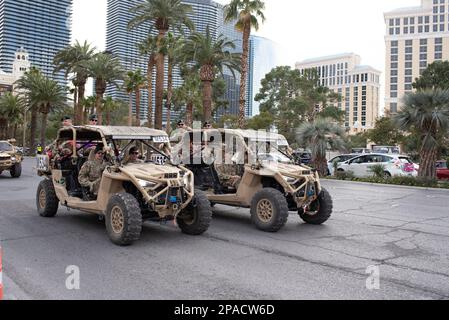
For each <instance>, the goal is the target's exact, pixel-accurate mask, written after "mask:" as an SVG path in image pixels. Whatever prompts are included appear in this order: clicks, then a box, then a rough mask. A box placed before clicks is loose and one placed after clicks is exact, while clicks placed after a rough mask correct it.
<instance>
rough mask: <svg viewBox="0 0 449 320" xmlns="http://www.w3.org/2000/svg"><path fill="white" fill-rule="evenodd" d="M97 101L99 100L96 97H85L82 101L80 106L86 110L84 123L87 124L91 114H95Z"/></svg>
mask: <svg viewBox="0 0 449 320" xmlns="http://www.w3.org/2000/svg"><path fill="white" fill-rule="evenodd" d="M96 101H97V98H96V97H95V96H89V97H84V98H83V99H82V100H80V102H79V103H80V105H81V107H82V109H83V110H84V114H83V122H84V123H87V119H88V118H89V114H94V113H95V102H96Z"/></svg>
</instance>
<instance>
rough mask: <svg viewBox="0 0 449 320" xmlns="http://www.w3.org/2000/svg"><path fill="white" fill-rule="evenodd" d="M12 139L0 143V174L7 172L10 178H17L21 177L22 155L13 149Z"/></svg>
mask: <svg viewBox="0 0 449 320" xmlns="http://www.w3.org/2000/svg"><path fill="white" fill-rule="evenodd" d="M14 142H15V140H14V139H10V140H8V141H0V174H2V172H3V171H6V170H7V171H9V173H10V174H11V177H13V178H19V177H20V176H21V175H22V160H23V158H22V155H21V154H20V153H19V152H18V151H17V149H16V147H14V145H13V143H14Z"/></svg>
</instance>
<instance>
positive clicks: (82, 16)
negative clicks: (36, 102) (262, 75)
mask: <svg viewBox="0 0 449 320" xmlns="http://www.w3.org/2000/svg"><path fill="white" fill-rule="evenodd" d="M217 2H220V3H223V4H225V3H227V2H229V1H228V0H218V1H217ZM106 3H107V0H74V16H73V39H78V40H80V41H83V40H88V41H89V42H91V43H93V44H94V45H95V46H97V48H99V49H104V47H105V37H106ZM265 3H266V10H265V15H266V18H267V20H266V22H265V24H264V25H263V26H262V27H261V29H260V30H259V31H258V32H257V33H256V34H258V35H260V36H263V37H266V38H269V39H271V40H273V41H275V42H276V43H278V44H279V46H280V47H281V48H282V50H281V55H280V64H282V65H290V66H294V64H295V62H297V61H302V60H304V59H309V58H315V57H320V56H326V55H333V54H337V53H343V52H354V53H357V54H359V55H360V56H361V57H362V64H367V65H371V66H373V67H374V68H376V69H378V70H380V71H382V72H383V71H384V69H385V43H384V36H385V24H384V18H383V13H384V12H387V11H390V10H393V9H397V8H401V7H410V6H418V5H420V3H421V1H420V0H340V1H336V0H321V1H305V0H265ZM383 78H384V77H383V76H382V79H383ZM381 101H383V97H382V96H381ZM382 106H383V105H382Z"/></svg>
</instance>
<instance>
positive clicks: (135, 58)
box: [106, 0, 223, 121]
mask: <svg viewBox="0 0 449 320" xmlns="http://www.w3.org/2000/svg"><path fill="white" fill-rule="evenodd" d="M142 2H143V0H108V9H107V32H106V50H107V51H109V52H111V53H112V54H113V55H114V56H116V57H118V58H119V59H120V61H121V63H122V65H123V67H124V68H125V69H126V70H128V71H135V70H137V69H140V70H141V71H142V73H143V74H146V72H147V61H148V60H147V59H148V57H146V56H141V55H140V53H139V51H138V47H137V46H138V44H139V43H141V42H143V41H144V40H145V39H146V38H147V37H148V32H149V30H150V29H151V25H150V23H146V24H144V25H142V26H140V27H138V28H135V29H132V30H128V28H127V26H128V22H129V21H130V20H131V19H132V18H133V17H134V14H133V13H131V12H130V11H129V9H130V8H132V7H134V6H135V5H137V4H139V3H142ZM183 3H185V4H189V5H190V6H192V12H191V13H190V14H189V18H190V19H191V20H192V22H193V23H194V25H195V30H196V31H198V32H201V33H206V28H207V27H209V30H210V32H211V34H212V35H213V36H214V37H216V36H217V34H218V32H219V24H220V18H221V17H222V16H223V11H222V7H221V6H220V5H219V4H217V3H215V2H214V1H211V0H184V1H183ZM221 20H222V18H221ZM156 32H157V31H156V30H155V29H154V31H153V33H154V35H156V34H157V33H156ZM188 34H189V33H188V32H187V33H186V36H188ZM166 76H167V75H166ZM173 78H174V79H173V82H174V86H175V87H178V86H180V85H181V84H182V79H181V77H180V75H179V70H176V69H175V74H174V77H173ZM153 79H155V77H153ZM107 95H109V96H112V97H114V98H119V99H122V100H125V101H127V100H128V99H129V98H128V95H127V94H126V93H125V92H124V90H123V89H117V88H116V87H110V88H108V90H107ZM153 98H154V97H153ZM153 104H154V99H153ZM147 105H148V96H147V92H146V90H142V100H141V110H142V111H141V115H140V117H141V119H142V120H143V119H146V115H147V108H146V107H147ZM153 107H154V105H153ZM174 116H176V115H174ZM163 118H164V121H165V114H164V117H163Z"/></svg>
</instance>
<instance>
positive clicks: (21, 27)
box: [0, 0, 72, 85]
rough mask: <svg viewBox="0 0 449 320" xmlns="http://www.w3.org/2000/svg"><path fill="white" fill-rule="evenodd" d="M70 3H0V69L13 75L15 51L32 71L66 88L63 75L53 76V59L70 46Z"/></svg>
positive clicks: (37, 0)
mask: <svg viewBox="0 0 449 320" xmlns="http://www.w3.org/2000/svg"><path fill="white" fill-rule="evenodd" d="M71 16H72V0H35V1H28V0H0V69H1V70H3V71H4V72H6V73H11V72H13V70H12V68H13V67H12V66H13V63H14V61H16V60H17V59H18V55H17V53H16V52H17V50H19V49H20V50H24V51H26V52H27V57H28V56H29V61H31V62H32V66H33V67H37V68H39V69H40V70H41V71H42V73H43V74H44V75H46V76H47V77H50V78H52V79H55V80H57V81H58V82H59V83H60V84H61V85H66V84H67V81H66V79H65V75H64V72H63V71H62V72H59V73H57V74H54V73H53V71H54V66H53V58H54V56H55V55H56V53H57V52H58V51H59V50H61V49H63V48H65V47H66V46H68V45H69V44H70V37H71Z"/></svg>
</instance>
